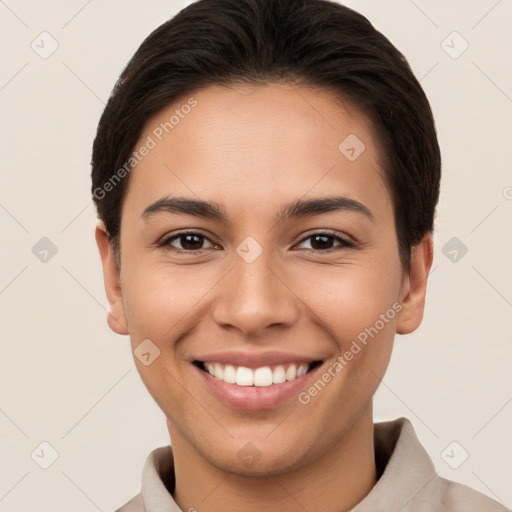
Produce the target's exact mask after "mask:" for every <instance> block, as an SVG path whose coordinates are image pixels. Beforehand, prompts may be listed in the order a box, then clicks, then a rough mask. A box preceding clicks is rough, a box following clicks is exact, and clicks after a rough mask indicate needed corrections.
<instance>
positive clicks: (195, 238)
mask: <svg viewBox="0 0 512 512" xmlns="http://www.w3.org/2000/svg"><path fill="white" fill-rule="evenodd" d="M205 241H206V242H208V243H209V244H210V247H214V248H218V245H216V244H214V243H212V242H211V241H210V240H209V239H208V238H207V237H206V236H204V235H202V234H201V233H196V232H187V233H178V234H177V235H173V236H171V237H169V238H166V239H164V240H163V241H162V242H160V243H159V244H158V245H159V247H166V248H171V249H175V250H177V251H179V252H194V251H201V250H203V249H205V248H204V247H202V246H203V243H204V242H205ZM308 241H309V244H310V247H309V248H308V247H305V249H307V250H313V251H321V252H322V251H328V250H330V249H334V248H335V247H355V244H354V243H353V242H350V241H348V240H345V239H344V238H342V237H340V236H338V235H336V234H334V233H314V234H313V235H309V236H307V237H306V238H303V239H302V240H301V241H300V243H299V245H301V244H304V243H305V242H308ZM176 242H178V243H179V244H180V246H178V247H177V246H176V245H175V243H176ZM336 242H338V245H337V246H336V245H334V244H335V243H336Z"/></svg>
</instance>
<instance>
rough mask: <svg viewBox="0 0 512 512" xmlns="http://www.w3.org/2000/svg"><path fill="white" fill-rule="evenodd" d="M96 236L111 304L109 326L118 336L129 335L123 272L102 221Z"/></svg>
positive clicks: (108, 316)
mask: <svg viewBox="0 0 512 512" xmlns="http://www.w3.org/2000/svg"><path fill="white" fill-rule="evenodd" d="M95 236H96V244H97V245H98V249H99V251H100V257H101V264H102V265H103V281H104V283H105V292H106V293H107V299H108V302H109V304H110V312H109V313H108V315H107V322H108V325H109V327H110V328H111V329H112V330H113V331H114V332H115V333H117V334H123V335H124V334H129V332H128V329H127V327H126V325H127V322H126V315H125V311H124V304H123V293H122V288H121V270H120V269H119V268H118V266H117V265H116V262H115V261H114V255H113V253H112V247H111V246H110V239H109V236H108V234H107V230H106V228H105V224H104V223H103V221H101V220H100V221H99V222H98V224H97V226H96V231H95Z"/></svg>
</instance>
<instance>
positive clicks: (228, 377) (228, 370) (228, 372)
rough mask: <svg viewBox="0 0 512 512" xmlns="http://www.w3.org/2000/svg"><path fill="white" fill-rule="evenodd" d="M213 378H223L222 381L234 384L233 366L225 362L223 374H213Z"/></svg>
mask: <svg viewBox="0 0 512 512" xmlns="http://www.w3.org/2000/svg"><path fill="white" fill-rule="evenodd" d="M215 378H216V379H220V380H223V381H224V382H227V383H229V384H235V382H236V371H235V367H234V366H231V365H230V364H227V365H226V366H225V367H224V376H223V377H220V376H217V374H215Z"/></svg>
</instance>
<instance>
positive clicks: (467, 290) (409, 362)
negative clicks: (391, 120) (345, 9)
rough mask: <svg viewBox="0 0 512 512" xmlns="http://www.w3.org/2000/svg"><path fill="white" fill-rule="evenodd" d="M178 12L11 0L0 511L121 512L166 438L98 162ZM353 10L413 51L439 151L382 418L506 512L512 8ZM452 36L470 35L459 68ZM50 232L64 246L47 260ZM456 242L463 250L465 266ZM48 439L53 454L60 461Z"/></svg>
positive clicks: (510, 393)
mask: <svg viewBox="0 0 512 512" xmlns="http://www.w3.org/2000/svg"><path fill="white" fill-rule="evenodd" d="M186 3H187V2H180V1H177V0H166V1H164V0H160V1H150V2H142V1H138V2H136V1H127V0H123V1H122V0H110V1H108V2H107V1H99V0H90V1H85V0H68V1H65V2H64V1H60V2H57V1H48V2H39V1H35V0H2V1H0V44H1V48H2V61H1V68H0V108H1V130H2V131H1V133H0V144H1V148H0V155H1V173H0V180H1V182H0V221H1V227H2V228H1V229H2V234H1V237H2V249H3V250H2V251H1V258H2V260H1V266H0V268H1V273H0V314H1V324H0V325H1V326H2V340H1V344H2V345H1V354H2V357H0V379H1V388H0V389H1V391H0V393H1V394H0V453H1V454H2V455H1V457H0V460H1V461H2V464H1V472H0V511H9V512H18V511H25V512H27V511H36V510H37V511H41V512H43V511H50V510H51V511H55V510H73V511H74V512H92V511H95V510H102V511H105V512H108V511H113V510H114V509H115V508H116V507H118V506H120V505H121V504H123V503H124V502H125V501H127V500H128V499H129V498H131V497H132V496H133V495H134V494H136V493H137V492H138V491H139V486H140V472H141V469H142V465H143V463H144V461H145V458H146V456H147V454H148V453H149V452H150V451H151V450H152V449H153V448H155V447H157V446H160V445H163V444H168V442H169V439H168V434H167V430H166V428H165V421H164V420H165V419H164V416H163V413H162V412H161V411H160V410H159V409H158V407H157V406H156V404H155V403H154V402H153V400H152V398H151V397H150V396H149V394H148V392H147V391H146V389H145V388H144V386H143V384H142V382H141V380H140V378H139V376H138V374H137V370H136V368H135V364H134V362H133V357H132V354H131V352H130V349H129V341H128V338H126V337H120V336H117V335H115V334H113V333H112V332H111V331H110V330H109V329H108V326H107V324H106V310H107V307H108V306H107V301H106V297H105V293H104V288H103V282H102V275H101V267H100V260H99V257H98V254H97V249H96V246H95V242H94V236H93V231H94V226H95V213H94V209H93V205H92V201H91V199H90V192H89V188H90V178H89V172H90V168H89V161H90V153H91V144H92V139H93V136H94V133H95V129H96V124H97V122H98V119H99V116H100V114H101V112H102V109H103V106H104V102H105V101H106V99H107V98H108V95H109V93H110V90H111V88H112V86H113V84H114V82H115V80H116V78H117V76H118V74H119V73H120V71H121V69H122V68H123V66H124V65H125V63H126V62H127V60H128V58H129V57H130V56H131V55H132V53H133V52H134V51H135V49H136V48H137V47H138V45H139V44H140V42H141V41H142V40H143V38H144V37H145V36H147V35H148V34H149V32H150V31H151V30H153V29H154V28H156V26H158V25H159V24H160V23H162V22H163V21H165V20H166V19H167V18H169V17H171V16H172V15H173V14H174V13H175V12H177V11H178V10H179V9H180V8H182V7H183V6H184V5H185V4H186ZM346 3H347V5H349V6H351V7H354V8H355V9H357V10H359V11H361V12H362V13H363V14H365V15H366V16H367V17H368V18H369V19H370V21H372V23H373V24H374V25H375V26H376V28H377V29H379V30H381V31H382V32H383V33H384V34H385V35H387V36H388V37H389V38H390V39H391V41H392V42H393V43H394V44H396V45H397V46H398V48H399V49H400V50H401V51H402V52H403V53H404V54H405V55H406V57H407V58H408V60H409V62H410V63H411V66H412V68H413V70H414V72H415V73H416V75H417V76H418V78H419V79H421V83H422V85H423V86H424V88H425V90H426V93H427V95H428V97H429V98H430V100H431V104H432V107H433V110H434V113H435V117H436V120H437V125H438V131H439V139H440V144H441V147H442V152H443V159H444V167H443V172H444V175H443V183H442V196H441V203H440V207H439V216H438V220H437V231H436V237H435V242H436V247H435V260H434V270H433V272H432V275H431V277H430V281H429V291H428V294H429V295H428V300H427V308H426V316H425V320H424V322H423V324H422V326H421V327H420V329H419V330H417V331H416V332H415V333H413V334H411V335H409V336H406V337H401V336H397V340H396V346H395V352H394V355H393V359H392V362H391V365H390V367H389V371H388V373H387V375H386V377H385V378H384V381H383V383H382V385H381V387H380V389H379V391H378V393H377V396H376V399H375V414H376V419H377V420H380V419H387V418H395V417H397V416H401V415H404V416H407V417H408V418H410V419H411V421H412V422H413V424H414V426H415V428H416V431H417V433H418V435H419V437H420V439H421V441H422V442H423V444H424V445H425V447H426V449H427V451H428V452H429V453H430V455H431V456H432V459H433V461H434V463H435V465H436V468H437V469H438V471H439V473H440V474H441V475H442V476H445V477H447V478H450V479H453V480H457V481H459V482H463V483H465V484H467V485H469V486H471V487H474V488H476V489H478V490H480V491H481V492H484V493H486V494H488V495H490V496H492V497H494V498H495V499H497V500H500V501H502V502H503V503H505V504H506V505H507V506H508V507H511V506H512V487H511V486H510V482H511V481H512V469H511V468H512V465H511V464H510V455H511V453H512V437H511V435H510V432H511V430H512V429H511V425H512V383H511V372H510V362H511V355H512V348H511V347H512V345H511V341H512V340H511V328H510V319H511V318H512V271H511V263H510V262H511V261H512V237H511V233H512V173H511V164H510V146H511V141H510V136H511V133H512V120H511V119H512V71H511V69H512V66H511V59H510V55H512V32H511V31H510V26H511V23H512V1H510V0H500V1H497V0H480V1H475V0H473V1H467V0H457V1H454V0H451V1H450V2H445V1H441V0H415V1H412V0H393V1H387V2H382V1H378V0H359V1H358V0H352V1H347V2H346ZM43 31H47V32H48V33H49V34H51V38H53V39H54V40H55V41H57V43H58V48H57V50H56V51H55V52H54V53H53V54H52V55H51V56H49V57H48V58H47V59H43V58H41V57H40V55H39V54H38V53H36V51H34V49H32V47H31V43H32V41H35V43H34V44H35V45H36V44H39V48H38V51H39V52H42V51H43V48H41V46H43V43H41V37H46V38H47V39H45V42H44V48H45V49H46V50H48V49H51V44H52V41H51V39H49V36H41V37H39V38H38V36H39V34H40V33H41V32H43ZM453 31H457V32H458V33H459V34H460V36H461V37H462V38H464V40H465V41H467V42H468V43H469V48H468V49H467V50H466V51H465V52H464V53H463V54H462V55H460V56H459V57H458V58H453V56H454V55H455V54H456V53H458V52H459V51H460V50H461V49H462V48H463V46H462V45H463V44H464V42H463V40H462V39H461V38H460V37H459V36H457V35H455V36H454V35H450V34H451V33H452V32H453ZM448 36H449V37H448ZM447 37H448V39H446V38H447ZM443 41H445V43H442V42H443ZM36 48H37V46H36ZM445 50H447V51H448V52H451V54H452V56H450V55H449V54H448V53H447V52H446V51H445ZM42 237H47V238H49V239H50V240H51V241H52V242H53V244H54V245H55V246H56V248H57V253H56V254H55V255H54V256H53V257H51V258H50V257H49V256H48V261H47V262H46V263H44V262H42V261H40V260H39V259H38V258H37V257H36V256H35V255H34V254H33V252H32V248H33V246H34V245H36V243H37V242H38V241H39V240H40V239H41V238H42ZM453 237H456V238H457V239H458V240H459V241H460V242H462V243H463V244H464V245H465V246H467V248H468V252H467V254H465V255H464V256H462V257H460V254H461V253H460V252H459V253H458V254H459V258H458V260H457V261H455V262H453V261H451V260H450V258H449V257H447V256H446V255H445V253H444V252H446V253H448V255H449V250H451V249H450V245H449V246H447V248H446V249H445V251H444V252H443V247H445V244H447V243H448V242H449V241H450V240H451V239H452V238H453ZM450 243H459V242H457V241H455V242H453V241H452V242H450ZM451 257H452V256H451ZM44 441H45V442H47V443H49V444H50V445H51V446H52V447H53V448H54V449H55V450H56V451H57V452H58V454H59V456H58V458H57V460H56V461H55V462H54V463H53V464H52V465H51V466H50V467H49V468H48V469H42V468H41V467H40V466H39V465H38V464H37V463H36V462H35V460H37V461H38V462H39V464H41V463H44V462H45V461H46V462H49V461H50V459H49V457H50V453H51V448H50V447H48V446H47V445H43V446H42V447H41V446H40V443H41V442H44ZM453 441H456V442H457V443H458V444H457V445H452V446H451V447H450V448H449V449H448V455H449V457H446V455H445V457H444V458H443V456H442V453H443V451H444V450H445V448H446V447H447V446H449V445H450V443H452V442H453ZM41 449H42V450H43V451H42V452H41ZM452 449H453V451H452ZM34 450H35V455H34V459H35V460H33V458H32V457H31V453H32V452H34ZM463 450H465V451H467V452H468V453H469V458H468V459H467V460H466V461H465V462H464V463H463V464H462V465H461V466H460V467H459V468H458V469H452V467H450V465H449V464H448V462H449V463H450V464H451V465H452V466H453V465H456V462H457V461H460V460H461V457H462V456H463V455H464V452H463ZM445 453H446V452H445ZM37 454H39V457H37ZM42 454H44V456H43V455H42ZM454 461H455V462H454Z"/></svg>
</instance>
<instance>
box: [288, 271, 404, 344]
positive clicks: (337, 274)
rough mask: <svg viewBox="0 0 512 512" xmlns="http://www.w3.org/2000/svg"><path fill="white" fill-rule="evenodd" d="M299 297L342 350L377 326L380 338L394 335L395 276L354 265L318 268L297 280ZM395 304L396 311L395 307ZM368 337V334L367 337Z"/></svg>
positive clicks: (390, 273) (388, 272)
mask: <svg viewBox="0 0 512 512" xmlns="http://www.w3.org/2000/svg"><path fill="white" fill-rule="evenodd" d="M296 285H297V287H296V289H297V290H298V292H297V295H298V296H299V297H300V298H301V299H302V300H303V301H304V303H305V304H306V305H307V309H309V310H310V311H311V312H312V319H313V320H314V321H315V320H316V321H318V322H321V325H322V326H323V327H324V328H328V329H329V331H330V333H331V335H332V337H333V339H335V340H336V342H337V343H338V345H340V349H346V346H347V344H348V345H349V346H350V343H351V341H352V340H354V339H357V338H358V336H359V337H360V338H361V339H362V340H363V341H364V336H365V335H364V333H367V331H368V330H371V331H372V333H375V330H374V329H373V327H374V326H375V325H376V324H377V325H376V327H377V330H378V331H379V333H378V334H379V336H382V337H387V336H388V335H390V336H392V335H394V325H395V318H396V308H397V307H399V306H398V305H397V304H396V300H397V297H396V294H395V293H394V291H395V288H397V282H396V278H395V276H394V273H393V272H391V271H390V270H389V268H388V269H387V271H386V272H383V271H381V270H379V269H378V268H377V267H376V266H375V265H374V266H373V267H370V266H366V265H365V266H363V265H358V264H357V263H354V264H353V265H351V266H347V267H338V268H336V267H332V268H324V269H322V268H321V267H319V269H318V270H317V271H316V272H312V273H310V274H309V275H308V278H307V279H304V278H302V277H301V279H299V280H297V281H296ZM393 305H395V308H393ZM368 336H369V335H368Z"/></svg>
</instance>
